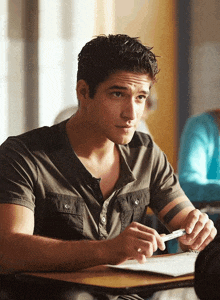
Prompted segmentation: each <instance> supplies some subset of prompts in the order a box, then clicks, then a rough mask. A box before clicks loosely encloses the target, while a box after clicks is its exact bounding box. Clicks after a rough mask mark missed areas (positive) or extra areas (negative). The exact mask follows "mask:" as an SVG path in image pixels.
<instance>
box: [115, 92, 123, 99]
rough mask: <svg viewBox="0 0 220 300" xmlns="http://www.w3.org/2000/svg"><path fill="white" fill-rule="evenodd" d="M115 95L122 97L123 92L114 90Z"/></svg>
mask: <svg viewBox="0 0 220 300" xmlns="http://www.w3.org/2000/svg"><path fill="white" fill-rule="evenodd" d="M113 95H114V96H115V97H117V98H119V97H121V96H122V93H121V92H114V93H113Z"/></svg>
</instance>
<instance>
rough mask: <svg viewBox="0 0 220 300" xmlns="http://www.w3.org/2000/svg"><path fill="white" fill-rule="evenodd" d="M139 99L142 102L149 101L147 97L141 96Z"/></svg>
mask: <svg viewBox="0 0 220 300" xmlns="http://www.w3.org/2000/svg"><path fill="white" fill-rule="evenodd" d="M138 99H139V100H140V101H145V100H146V99H147V97H146V96H145V95H139V96H138Z"/></svg>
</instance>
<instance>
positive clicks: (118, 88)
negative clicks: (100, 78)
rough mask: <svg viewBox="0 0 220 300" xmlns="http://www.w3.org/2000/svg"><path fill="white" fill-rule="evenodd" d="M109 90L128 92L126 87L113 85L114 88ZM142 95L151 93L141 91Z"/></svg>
mask: <svg viewBox="0 0 220 300" xmlns="http://www.w3.org/2000/svg"><path fill="white" fill-rule="evenodd" d="M109 90H128V88H127V87H125V86H120V85H113V86H111V87H109ZM140 93H142V94H145V95H150V91H145V90H142V91H140Z"/></svg>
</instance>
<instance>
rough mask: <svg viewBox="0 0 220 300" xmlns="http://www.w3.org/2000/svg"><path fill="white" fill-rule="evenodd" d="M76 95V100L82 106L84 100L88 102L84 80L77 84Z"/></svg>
mask: <svg viewBox="0 0 220 300" xmlns="http://www.w3.org/2000/svg"><path fill="white" fill-rule="evenodd" d="M76 93H77V98H78V100H79V101H80V104H83V103H84V102H85V101H86V100H88V99H89V98H90V97H89V86H88V84H87V83H86V82H85V80H83V79H80V80H79V81H78V82H77V85H76Z"/></svg>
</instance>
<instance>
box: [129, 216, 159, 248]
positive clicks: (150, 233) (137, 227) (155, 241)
mask: <svg viewBox="0 0 220 300" xmlns="http://www.w3.org/2000/svg"><path fill="white" fill-rule="evenodd" d="M130 226H131V227H130V228H131V230H134V231H135V233H134V235H135V236H136V238H137V239H138V244H139V248H142V249H145V248H149V242H150V243H151V244H152V247H153V252H155V251H156V250H157V249H158V248H159V249H160V250H162V251H163V250H165V244H164V241H163V240H162V238H161V236H160V235H159V233H158V232H157V231H156V230H155V229H153V228H150V227H147V226H144V225H142V224H139V223H136V222H133V223H132V224H131V225H130Z"/></svg>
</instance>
